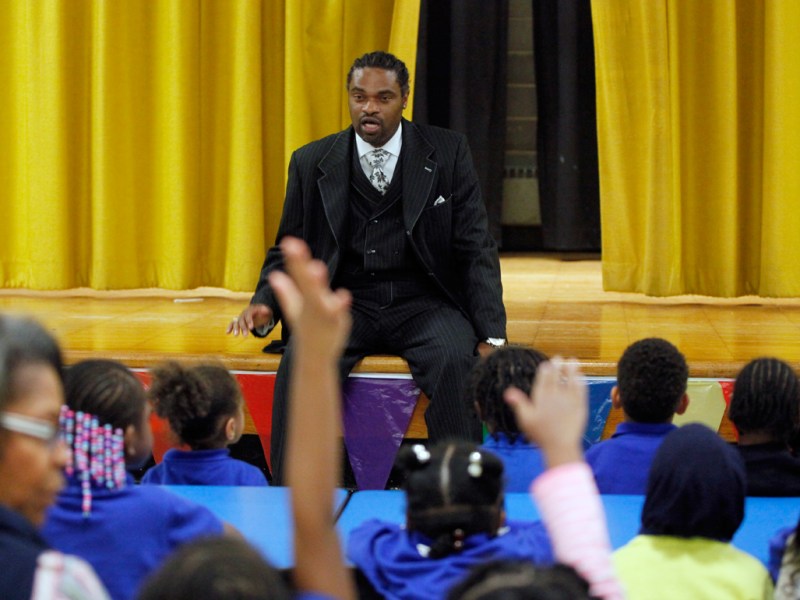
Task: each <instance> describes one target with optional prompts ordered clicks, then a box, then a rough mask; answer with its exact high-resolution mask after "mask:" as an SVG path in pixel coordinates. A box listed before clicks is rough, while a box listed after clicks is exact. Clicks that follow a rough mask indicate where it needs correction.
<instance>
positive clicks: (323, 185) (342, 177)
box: [317, 127, 353, 247]
mask: <svg viewBox="0 0 800 600" xmlns="http://www.w3.org/2000/svg"><path fill="white" fill-rule="evenodd" d="M352 138H353V128H352V127H348V128H347V129H345V130H344V131H342V132H340V133H339V135H338V137H337V138H336V140H335V141H334V142H333V145H332V146H331V147H330V149H329V150H328V153H327V154H326V155H325V156H323V157H322V160H321V161H319V165H318V168H319V170H320V171H321V172H322V176H321V177H320V178H319V179H318V180H317V187H318V188H319V194H320V198H321V199H322V206H323V208H324V210H325V216H326V217H327V218H328V223H329V224H330V227H331V230H332V231H333V235H334V237H335V238H336V244H337V246H339V247H341V244H340V241H341V239H342V234H343V232H344V224H345V219H346V218H347V204H348V198H349V187H350V149H351V147H352V144H351V143H350V142H351V140H352Z"/></svg>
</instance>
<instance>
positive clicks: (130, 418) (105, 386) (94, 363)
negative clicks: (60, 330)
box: [64, 360, 153, 468]
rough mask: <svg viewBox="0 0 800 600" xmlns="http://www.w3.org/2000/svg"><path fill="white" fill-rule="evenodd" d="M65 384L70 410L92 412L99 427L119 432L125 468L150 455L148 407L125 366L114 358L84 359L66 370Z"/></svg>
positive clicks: (136, 382)
mask: <svg viewBox="0 0 800 600" xmlns="http://www.w3.org/2000/svg"><path fill="white" fill-rule="evenodd" d="M64 387H65V393H66V398H67V406H68V407H69V408H70V409H71V410H72V411H73V412H75V413H77V412H82V413H86V414H90V415H94V416H95V417H97V419H98V422H99V425H100V426H103V425H106V424H107V425H109V426H110V427H111V428H112V429H120V430H121V431H122V434H123V436H124V451H125V463H126V464H127V465H128V467H131V468H136V467H139V466H141V465H142V464H143V463H144V462H145V461H146V460H147V459H148V458H149V457H150V452H151V451H152V449H153V432H152V430H151V429H150V406H149V404H148V403H147V396H146V395H145V391H144V387H143V386H142V383H141V382H140V381H139V379H138V378H137V377H136V376H135V375H134V374H133V373H132V372H131V371H130V370H129V369H128V367H126V366H125V365H123V364H121V363H118V362H116V361H113V360H85V361H82V362H79V363H77V364H76V365H73V366H72V367H70V368H69V369H67V372H66V376H65V381H64Z"/></svg>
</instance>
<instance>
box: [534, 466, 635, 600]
mask: <svg viewBox="0 0 800 600" xmlns="http://www.w3.org/2000/svg"><path fill="white" fill-rule="evenodd" d="M531 495H532V496H533V499H534V501H535V502H536V506H537V507H538V508H539V514H540V515H541V516H542V520H543V521H544V524H545V527H546V528H547V532H548V533H549V534H550V539H551V541H552V544H553V551H554V553H555V556H556V559H557V560H558V561H559V562H561V563H563V564H565V565H569V566H571V567H572V568H574V569H575V570H576V571H577V572H578V573H580V574H581V575H582V576H583V577H584V578H585V579H586V581H588V582H589V586H590V592H591V594H592V595H593V596H596V597H598V598H605V599H608V600H610V599H620V598H624V597H625V594H624V592H623V590H622V587H621V585H620V583H619V580H618V579H617V577H616V574H615V573H614V567H613V565H612V563H611V544H610V542H609V540H608V529H607V527H606V517H605V512H604V511H603V504H602V503H601V501H600V496H599V494H598V492H597V486H596V485H595V482H594V477H593V476H592V471H591V469H590V468H589V466H588V465H587V464H586V463H584V462H575V463H569V464H566V465H561V466H559V467H556V468H554V469H548V470H547V471H545V472H544V473H543V474H541V475H540V476H539V477H537V478H536V479H535V480H534V481H533V483H532V484H531Z"/></svg>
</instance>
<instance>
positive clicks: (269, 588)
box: [137, 537, 291, 600]
mask: <svg viewBox="0 0 800 600" xmlns="http://www.w3.org/2000/svg"><path fill="white" fill-rule="evenodd" d="M137 598H138V600H194V599H195V598H205V599H206V600H225V599H227V598H237V599H238V600H261V599H266V600H289V598H291V594H290V593H289V589H288V586H287V585H286V583H285V582H284V580H283V579H282V577H281V575H280V573H279V572H278V571H277V570H275V569H274V568H273V567H272V566H271V565H269V563H267V562H266V561H265V560H264V558H263V557H262V556H261V554H259V553H258V551H256V550H255V549H254V548H253V547H252V546H250V545H249V544H248V543H247V542H246V541H244V540H242V539H238V538H233V537H218V538H203V539H199V540H196V541H193V542H189V543H187V544H184V545H183V546H181V547H180V548H179V549H178V550H177V551H176V552H175V553H174V554H173V555H172V556H171V557H170V558H169V559H167V560H166V561H165V563H164V564H163V565H162V566H161V568H160V569H159V570H158V571H156V572H155V573H154V574H153V575H152V576H151V577H150V578H148V579H147V581H146V582H145V583H144V585H143V586H142V589H141V591H140V592H139V595H138V597H137Z"/></svg>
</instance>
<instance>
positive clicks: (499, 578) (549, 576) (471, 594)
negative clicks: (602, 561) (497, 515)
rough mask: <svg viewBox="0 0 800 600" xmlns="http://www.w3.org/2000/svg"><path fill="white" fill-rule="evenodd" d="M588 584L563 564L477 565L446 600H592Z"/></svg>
mask: <svg viewBox="0 0 800 600" xmlns="http://www.w3.org/2000/svg"><path fill="white" fill-rule="evenodd" d="M594 597H595V596H590V595H589V584H588V583H587V582H586V580H585V579H583V577H581V576H580V575H578V573H577V572H576V571H575V569H573V568H571V567H567V566H565V565H560V564H556V565H552V566H549V567H543V566H540V565H535V564H533V563H532V562H529V561H525V560H514V561H512V560H498V561H490V562H487V563H478V564H477V565H475V566H474V567H473V568H471V569H470V570H469V574H468V575H467V577H466V578H464V579H463V580H462V581H461V582H460V583H458V584H456V585H455V586H454V587H453V588H451V589H450V592H449V593H448V594H447V600H467V599H468V600H530V599H531V598H534V599H535V600H591V599H592V598H594Z"/></svg>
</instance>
